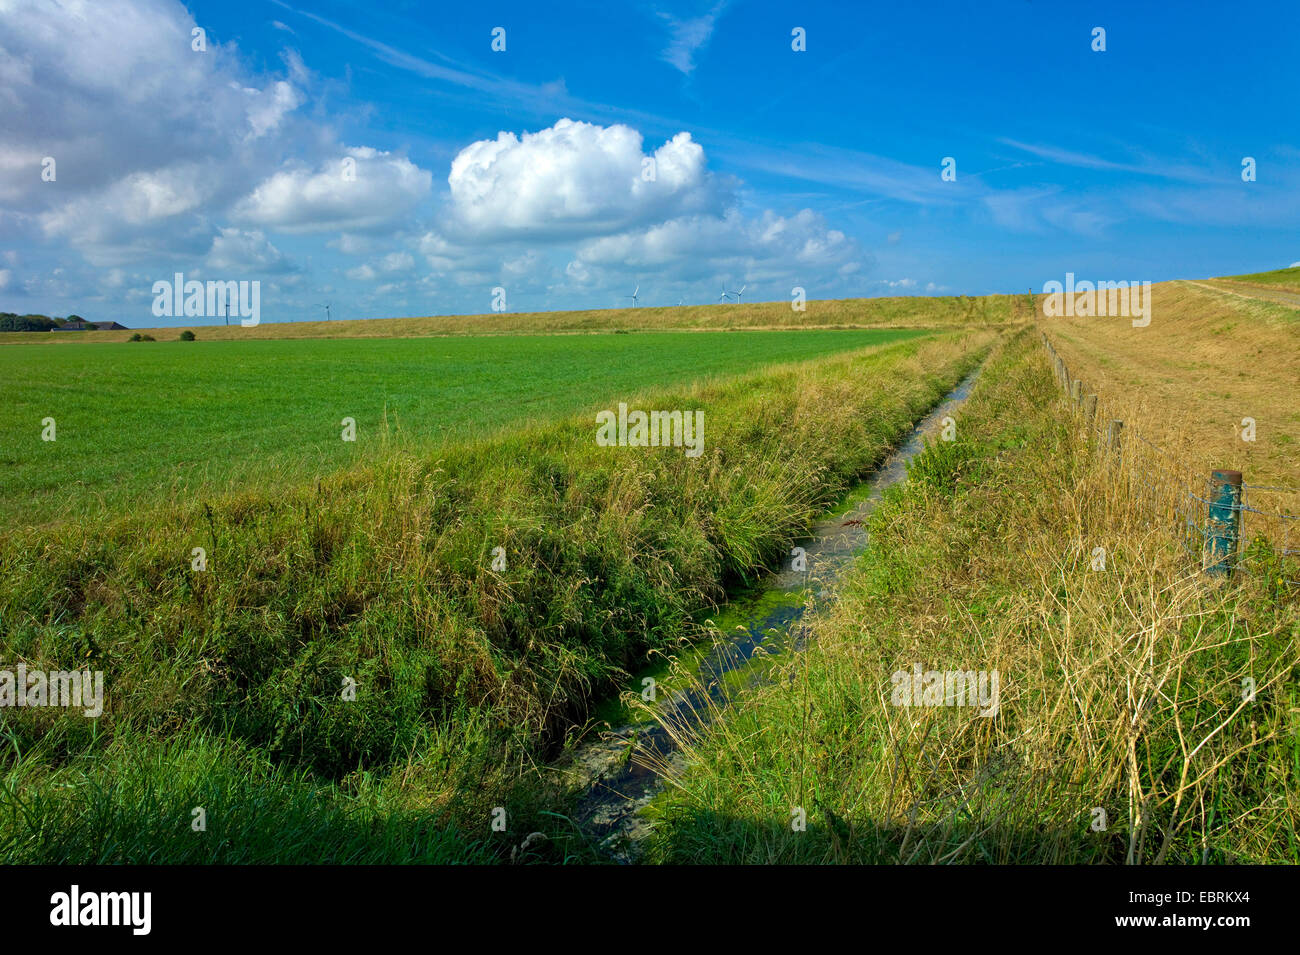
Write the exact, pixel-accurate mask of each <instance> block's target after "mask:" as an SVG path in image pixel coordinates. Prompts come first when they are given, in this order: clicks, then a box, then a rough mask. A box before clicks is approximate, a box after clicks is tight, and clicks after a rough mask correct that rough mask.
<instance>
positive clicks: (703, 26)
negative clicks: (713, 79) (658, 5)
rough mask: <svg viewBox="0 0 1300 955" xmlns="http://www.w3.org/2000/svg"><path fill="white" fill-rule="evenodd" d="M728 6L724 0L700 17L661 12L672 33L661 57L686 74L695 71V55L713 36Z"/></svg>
mask: <svg viewBox="0 0 1300 955" xmlns="http://www.w3.org/2000/svg"><path fill="white" fill-rule="evenodd" d="M726 8H727V4H726V2H725V0H724V2H723V3H719V4H718V5H717V6H715V7H714V8H713V9H712V10H710V11H709V12H708V13H706V14H704V15H702V16H698V17H676V16H673V15H672V14H671V13H663V12H660V13H659V18H660V19H661V20H663V21H664V22H665V23H667V24H668V30H669V32H670V34H671V35H672V39H671V40H670V41H669V43H668V46H666V47H664V50H663V52H662V53H661V54H660V59H662V60H663V61H664V62H665V63H668V64H670V65H671V66H672V67H673V68H674V69H676V70H678V71H680V72H681V73H682V74H683V75H685V76H690V75H691V73H693V72H694V71H695V57H696V54H698V53H699V52H700V51H701V50H703V49H704V47H705V46H707V45H708V42H709V39H710V38H711V37H712V36H713V28H714V26H715V25H716V24H717V22H718V17H720V16H721V15H722V13H723V11H724V10H725V9H726Z"/></svg>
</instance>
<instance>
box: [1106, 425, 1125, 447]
mask: <svg viewBox="0 0 1300 955" xmlns="http://www.w3.org/2000/svg"><path fill="white" fill-rule="evenodd" d="M1123 430H1124V422H1123V421H1120V420H1119V419H1118V418H1114V419H1112V420H1111V422H1110V427H1108V428H1107V429H1106V447H1107V448H1109V449H1110V450H1111V451H1114V452H1116V453H1118V452H1119V436H1120V433H1121V432H1122V431H1123Z"/></svg>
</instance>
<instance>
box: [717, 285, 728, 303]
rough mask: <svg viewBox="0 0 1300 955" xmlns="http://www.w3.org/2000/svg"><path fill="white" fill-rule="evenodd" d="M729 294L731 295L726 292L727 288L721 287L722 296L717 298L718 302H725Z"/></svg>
mask: <svg viewBox="0 0 1300 955" xmlns="http://www.w3.org/2000/svg"><path fill="white" fill-rule="evenodd" d="M730 294H731V293H730V292H728V291H727V287H726V286H725V285H724V286H722V294H721V295H719V296H718V301H719V302H725V301H726V300H727V296H728V295H730Z"/></svg>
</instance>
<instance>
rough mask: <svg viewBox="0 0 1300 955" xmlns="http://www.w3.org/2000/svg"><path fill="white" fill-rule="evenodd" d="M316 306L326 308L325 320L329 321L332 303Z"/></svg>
mask: <svg viewBox="0 0 1300 955" xmlns="http://www.w3.org/2000/svg"><path fill="white" fill-rule="evenodd" d="M316 307H317V308H323V309H325V321H327V322H328V321H329V320H330V303H329V302H326V303H325V304H324V305H317V306H316Z"/></svg>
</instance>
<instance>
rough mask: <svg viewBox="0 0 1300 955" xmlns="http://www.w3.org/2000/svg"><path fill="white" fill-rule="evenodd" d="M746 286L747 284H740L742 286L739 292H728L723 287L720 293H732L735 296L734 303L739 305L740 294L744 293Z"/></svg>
mask: <svg viewBox="0 0 1300 955" xmlns="http://www.w3.org/2000/svg"><path fill="white" fill-rule="evenodd" d="M748 287H749V286H747V285H742V286H741V287H740V291H739V292H728V291H727V290H726V289H725V288H724V289H723V290H722V294H723V295H734V296H736V304H737V305H739V304H740V296H742V295H744V294H745V289H746V288H748Z"/></svg>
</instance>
